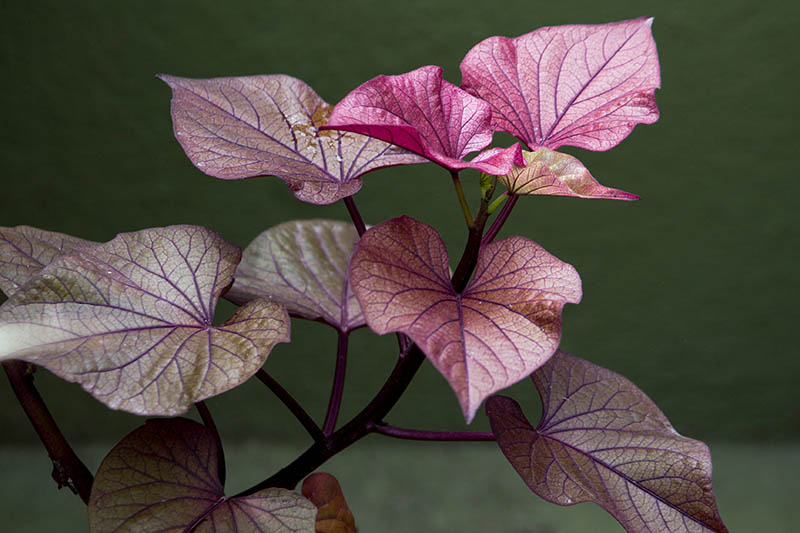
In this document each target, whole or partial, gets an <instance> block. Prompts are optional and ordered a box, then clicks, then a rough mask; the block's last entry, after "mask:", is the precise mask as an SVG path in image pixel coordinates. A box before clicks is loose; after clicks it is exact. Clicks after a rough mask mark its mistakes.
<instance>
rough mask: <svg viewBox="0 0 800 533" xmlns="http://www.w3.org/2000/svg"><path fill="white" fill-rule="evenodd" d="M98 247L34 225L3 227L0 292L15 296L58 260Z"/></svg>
mask: <svg viewBox="0 0 800 533" xmlns="http://www.w3.org/2000/svg"><path fill="white" fill-rule="evenodd" d="M96 244H97V243H96V242H92V241H85V240H83V239H79V238H77V237H71V236H69V235H65V234H63V233H56V232H53V231H45V230H41V229H38V228H32V227H30V226H17V227H15V228H0V290H2V291H3V292H4V293H5V294H6V296H11V294H13V293H14V292H16V291H17V290H19V288H20V287H22V286H23V285H24V284H25V283H27V282H28V280H29V279H31V278H33V277H34V276H35V275H36V274H37V273H38V272H39V271H40V270H41V269H43V268H44V267H46V266H47V265H49V264H50V263H52V262H53V261H54V260H55V259H56V258H58V257H61V256H62V255H64V254H65V253H68V252H69V251H70V250H72V249H75V248H85V247H91V246H94V245H96Z"/></svg>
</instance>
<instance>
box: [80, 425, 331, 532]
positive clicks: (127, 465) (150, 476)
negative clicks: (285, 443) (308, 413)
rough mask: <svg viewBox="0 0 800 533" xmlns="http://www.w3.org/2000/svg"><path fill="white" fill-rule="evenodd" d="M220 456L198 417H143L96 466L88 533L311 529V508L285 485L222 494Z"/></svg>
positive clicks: (309, 530) (312, 510) (312, 521)
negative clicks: (245, 493) (238, 494)
mask: <svg viewBox="0 0 800 533" xmlns="http://www.w3.org/2000/svg"><path fill="white" fill-rule="evenodd" d="M219 460H220V457H219V449H218V448H217V446H216V440H215V438H214V435H213V434H212V433H211V431H209V430H208V429H206V428H205V427H204V426H202V425H200V424H198V423H197V422H194V421H192V420H187V419H185V418H173V419H160V420H148V421H147V422H146V423H145V424H144V425H143V426H140V427H139V428H137V429H135V430H134V431H133V432H131V433H130V434H128V435H127V436H126V437H125V438H124V439H122V441H121V442H120V443H119V444H117V445H116V446H115V447H114V449H112V450H111V452H109V454H108V455H107V456H106V458H105V459H103V462H102V463H101V464H100V468H99V469H98V471H97V476H96V477H95V479H94V484H93V485H92V494H91V497H90V499H89V531H91V532H93V533H94V532H97V533H100V532H106V531H176V532H179V531H190V530H191V531H197V532H203V531H230V532H239V533H244V532H253V533H255V532H264V533H313V531H314V517H315V515H316V512H317V510H316V508H315V507H314V505H313V504H312V503H311V502H309V501H308V500H306V499H304V498H302V497H300V496H299V495H298V494H296V493H294V492H292V491H289V490H285V489H266V490H262V491H259V492H256V493H255V494H252V495H250V496H246V497H237V498H226V497H225V494H224V492H223V487H222V483H221V482H220V480H219V477H218V475H217V472H218V468H217V465H218V461H219ZM192 527H194V529H192Z"/></svg>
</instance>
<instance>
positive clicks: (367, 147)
mask: <svg viewBox="0 0 800 533" xmlns="http://www.w3.org/2000/svg"><path fill="white" fill-rule="evenodd" d="M159 77H160V78H161V79H162V80H164V81H165V82H166V83H167V84H168V85H169V86H170V87H171V88H172V121H173V125H174V130H175V136H176V138H177V139H178V141H179V142H180V144H181V146H183V149H184V151H185V152H186V155H187V156H189V159H190V160H191V161H192V163H194V164H195V166H197V167H198V168H199V169H200V170H202V171H203V172H205V173H206V174H208V175H210V176H214V177H216V178H222V179H242V178H252V177H255V176H264V175H274V176H277V177H279V178H281V179H282V180H284V181H285V182H286V184H287V185H289V187H290V188H291V189H292V191H294V194H295V196H297V198H299V199H300V200H303V201H305V202H311V203H315V204H329V203H331V202H335V201H336V200H339V199H340V198H344V197H346V196H351V195H353V194H355V193H356V192H358V190H359V189H360V188H361V180H360V179H359V176H362V175H363V174H365V173H367V172H369V171H371V170H375V169H378V168H382V167H387V166H391V165H408V164H412V163H422V162H424V161H425V160H424V159H422V158H420V157H418V156H415V155H413V154H410V153H408V152H406V151H405V150H402V149H399V148H398V147H396V146H392V145H389V144H386V143H383V142H380V141H377V140H375V139H371V138H369V137H364V136H361V135H356V134H353V133H343V132H336V131H320V130H319V127H320V126H321V125H323V124H325V123H326V122H327V121H328V116H329V115H330V105H328V104H327V103H326V102H325V101H324V100H323V99H322V98H320V97H319V96H318V95H317V93H315V92H314V91H313V89H311V87H309V86H308V85H306V83H304V82H303V81H301V80H298V79H296V78H292V77H291V76H286V75H282V74H275V75H270V76H249V77H241V78H212V79H188V78H179V77H176V76H167V75H163V74H162V75H160V76H159Z"/></svg>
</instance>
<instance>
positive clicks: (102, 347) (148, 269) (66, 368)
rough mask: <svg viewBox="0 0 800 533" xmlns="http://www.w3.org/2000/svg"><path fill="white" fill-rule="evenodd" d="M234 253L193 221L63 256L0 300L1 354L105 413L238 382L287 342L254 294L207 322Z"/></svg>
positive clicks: (280, 319)
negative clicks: (59, 381)
mask: <svg viewBox="0 0 800 533" xmlns="http://www.w3.org/2000/svg"><path fill="white" fill-rule="evenodd" d="M240 256H241V252H240V250H239V248H237V247H236V246H233V245H231V244H228V243H226V242H225V241H223V240H222V238H221V237H220V236H219V235H217V234H216V233H214V232H212V231H210V230H207V229H205V228H201V227H196V226H171V227H167V228H153V229H147V230H142V231H138V232H134V233H123V234H120V235H118V236H117V237H116V238H114V239H113V240H111V241H109V242H107V243H105V244H100V245H96V246H94V247H92V248H84V249H81V250H80V251H75V252H73V253H70V254H69V255H64V256H62V257H60V258H58V259H56V260H55V261H53V262H52V263H51V264H50V265H49V266H48V267H47V268H45V269H44V270H42V271H41V272H40V273H39V274H38V275H37V276H36V277H35V278H33V279H32V280H30V281H29V282H28V283H27V284H26V285H25V286H24V287H23V288H22V289H21V290H19V291H17V292H16V293H14V294H13V295H12V296H11V298H10V299H9V300H7V301H6V302H5V303H4V304H3V305H2V306H1V307H0V359H22V360H26V361H29V362H32V363H35V364H38V365H41V366H44V367H46V368H47V369H49V370H50V371H51V372H53V373H55V374H56V375H58V376H60V377H62V378H64V379H66V380H68V381H72V382H77V383H80V384H81V385H82V386H83V388H84V389H86V390H87V391H88V392H89V393H90V394H92V395H93V396H94V397H95V398H97V399H98V400H100V401H102V402H103V403H105V404H106V405H108V406H109V407H111V408H114V409H122V410H125V411H130V412H133V413H138V414H150V415H175V414H178V413H181V412H183V411H185V410H186V409H187V408H188V407H189V406H190V405H191V404H192V403H193V402H196V401H198V400H201V399H203V398H207V397H209V396H213V395H216V394H219V393H221V392H224V391H226V390H228V389H230V388H232V387H234V386H236V385H238V384H240V383H242V382H243V381H245V380H246V379H248V378H249V377H250V376H252V375H253V374H254V373H255V372H256V371H257V370H258V369H259V368H260V367H261V365H262V364H263V363H264V360H265V359H266V357H267V355H268V354H269V352H270V350H271V349H272V347H273V346H274V345H275V344H276V343H278V342H287V341H288V339H289V320H288V316H287V314H286V310H285V309H283V308H282V307H281V306H280V305H278V304H276V303H274V302H269V301H265V300H256V301H253V302H251V303H250V304H248V305H246V306H244V307H241V308H240V309H238V310H237V311H236V313H234V315H233V316H231V318H230V319H229V320H228V321H227V322H226V323H225V324H224V325H222V326H218V327H215V326H214V325H213V317H214V309H215V307H216V303H217V299H218V298H219V295H220V293H221V292H222V291H223V290H224V289H225V288H226V287H227V286H228V285H230V283H231V282H232V281H233V272H234V269H235V268H236V265H237V263H238V262H239V258H240Z"/></svg>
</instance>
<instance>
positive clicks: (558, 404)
mask: <svg viewBox="0 0 800 533" xmlns="http://www.w3.org/2000/svg"><path fill="white" fill-rule="evenodd" d="M531 379H532V380H533V383H534V385H536V388H537V390H538V391H539V395H540V396H541V398H542V404H543V412H542V419H541V421H540V422H539V425H538V426H537V427H536V428H533V427H532V426H531V424H530V422H528V420H527V418H525V415H524V414H523V413H522V410H521V409H520V407H519V405H518V404H517V402H515V401H514V400H512V399H511V398H507V397H505V396H493V397H491V398H489V400H487V402H486V413H487V414H488V416H489V421H490V422H491V425H492V432H493V433H494V435H495V437H497V442H498V444H499V445H500V449H501V450H502V451H503V453H504V454H505V456H506V458H508V460H509V461H510V462H511V464H512V466H513V467H514V469H515V470H516V471H517V473H518V474H519V475H520V476H521V477H522V479H523V480H524V481H525V483H526V484H527V485H528V486H529V487H530V488H531V490H532V491H533V492H535V493H536V494H538V495H539V496H541V497H542V498H544V499H545V500H547V501H549V502H552V503H556V504H559V505H572V504H576V503H580V502H595V503H597V504H598V505H600V506H601V507H603V508H604V509H605V510H606V511H608V512H609V513H610V514H611V515H613V516H614V518H616V519H617V520H618V521H619V523H620V524H622V525H623V527H625V529H626V530H627V531H630V532H636V533H641V532H652V533H656V532H658V533H661V532H662V531H670V532H675V533H677V532H698V533H699V532H710V531H717V532H726V531H727V529H726V528H725V525H724V524H723V523H722V519H721V518H720V516H719V512H718V511H717V506H716V502H715V500H714V493H713V490H712V488H711V456H710V454H709V452H708V448H707V447H706V445H705V444H703V443H702V442H699V441H696V440H692V439H687V438H686V437H682V436H681V435H679V434H678V433H677V432H676V431H675V430H674V429H672V426H671V425H670V423H669V420H667V418H666V417H665V416H664V414H663V413H662V412H661V411H660V410H659V409H658V407H656V405H655V404H654V403H653V402H652V400H650V398H648V397H647V396H646V395H645V394H644V393H643V392H642V391H641V390H639V389H638V388H637V387H636V386H635V385H634V384H633V383H631V382H630V381H628V380H627V379H625V378H624V377H622V376H620V375H619V374H615V373H614V372H611V371H610V370H606V369H605V368H601V367H599V366H597V365H593V364H592V363H589V362H588V361H584V360H582V359H579V358H577V357H575V356H572V355H570V354H567V353H565V352H562V351H558V352H556V354H555V355H554V356H553V357H551V358H550V360H549V361H548V362H547V363H545V365H544V366H542V367H541V368H540V369H539V370H537V371H536V372H534V373H533V375H532V376H531Z"/></svg>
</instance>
